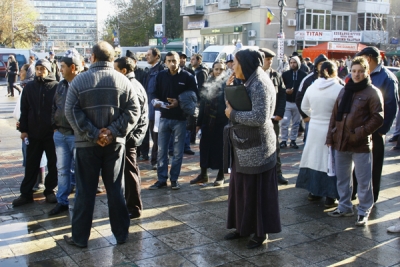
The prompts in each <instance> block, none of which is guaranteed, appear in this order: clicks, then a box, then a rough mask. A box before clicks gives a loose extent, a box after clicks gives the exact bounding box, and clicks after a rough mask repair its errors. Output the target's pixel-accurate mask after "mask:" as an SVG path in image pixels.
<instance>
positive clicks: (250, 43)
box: [247, 40, 256, 46]
mask: <svg viewBox="0 0 400 267" xmlns="http://www.w3.org/2000/svg"><path fill="white" fill-rule="evenodd" d="M247 43H248V44H249V46H255V45H256V41H255V40H249V41H248V42H247Z"/></svg>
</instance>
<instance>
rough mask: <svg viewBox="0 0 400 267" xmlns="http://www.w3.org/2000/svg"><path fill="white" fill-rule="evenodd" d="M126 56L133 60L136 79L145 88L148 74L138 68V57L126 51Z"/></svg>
mask: <svg viewBox="0 0 400 267" xmlns="http://www.w3.org/2000/svg"><path fill="white" fill-rule="evenodd" d="M126 56H127V57H130V58H131V59H133V62H132V63H133V67H134V70H133V72H134V73H135V79H136V80H137V81H138V82H140V84H141V85H142V86H143V84H144V77H145V76H146V72H145V71H144V70H142V69H141V68H139V67H138V66H137V61H138V57H137V56H136V54H135V53H133V52H131V51H130V50H127V51H126Z"/></svg>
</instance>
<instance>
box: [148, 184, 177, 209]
mask: <svg viewBox="0 0 400 267" xmlns="http://www.w3.org/2000/svg"><path fill="white" fill-rule="evenodd" d="M161 190H169V189H167V188H161V189H158V190H154V191H161ZM143 201H145V202H146V203H147V204H149V205H150V206H151V207H160V206H165V205H171V204H180V203H181V202H182V201H181V200H180V199H179V198H178V197H177V196H176V195H174V194H163V195H161V194H160V195H159V196H157V197H154V198H144V199H143Z"/></svg>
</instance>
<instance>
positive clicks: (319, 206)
mask: <svg viewBox="0 0 400 267" xmlns="http://www.w3.org/2000/svg"><path fill="white" fill-rule="evenodd" d="M293 210H295V211H296V212H298V213H300V214H302V215H304V216H308V217H310V218H313V219H320V218H324V217H325V216H327V212H326V208H325V207H324V201H313V202H310V201H309V202H308V204H306V205H303V206H301V207H296V208H293Z"/></svg>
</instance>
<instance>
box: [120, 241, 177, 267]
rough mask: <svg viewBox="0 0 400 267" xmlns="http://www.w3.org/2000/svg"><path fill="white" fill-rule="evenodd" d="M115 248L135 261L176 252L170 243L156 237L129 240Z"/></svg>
mask: <svg viewBox="0 0 400 267" xmlns="http://www.w3.org/2000/svg"><path fill="white" fill-rule="evenodd" d="M115 248H117V249H118V250H119V251H120V252H122V253H123V254H125V255H126V256H127V257H128V258H129V259H130V260H132V261H135V262H136V261H139V260H144V259H149V258H153V257H155V256H160V255H165V254H171V253H174V251H173V250H172V249H171V248H170V247H169V246H168V245H166V244H164V243H163V242H162V241H160V240H159V239H157V238H155V237H150V238H144V239H139V240H134V241H128V242H127V243H125V244H123V245H118V246H116V247H115Z"/></svg>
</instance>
